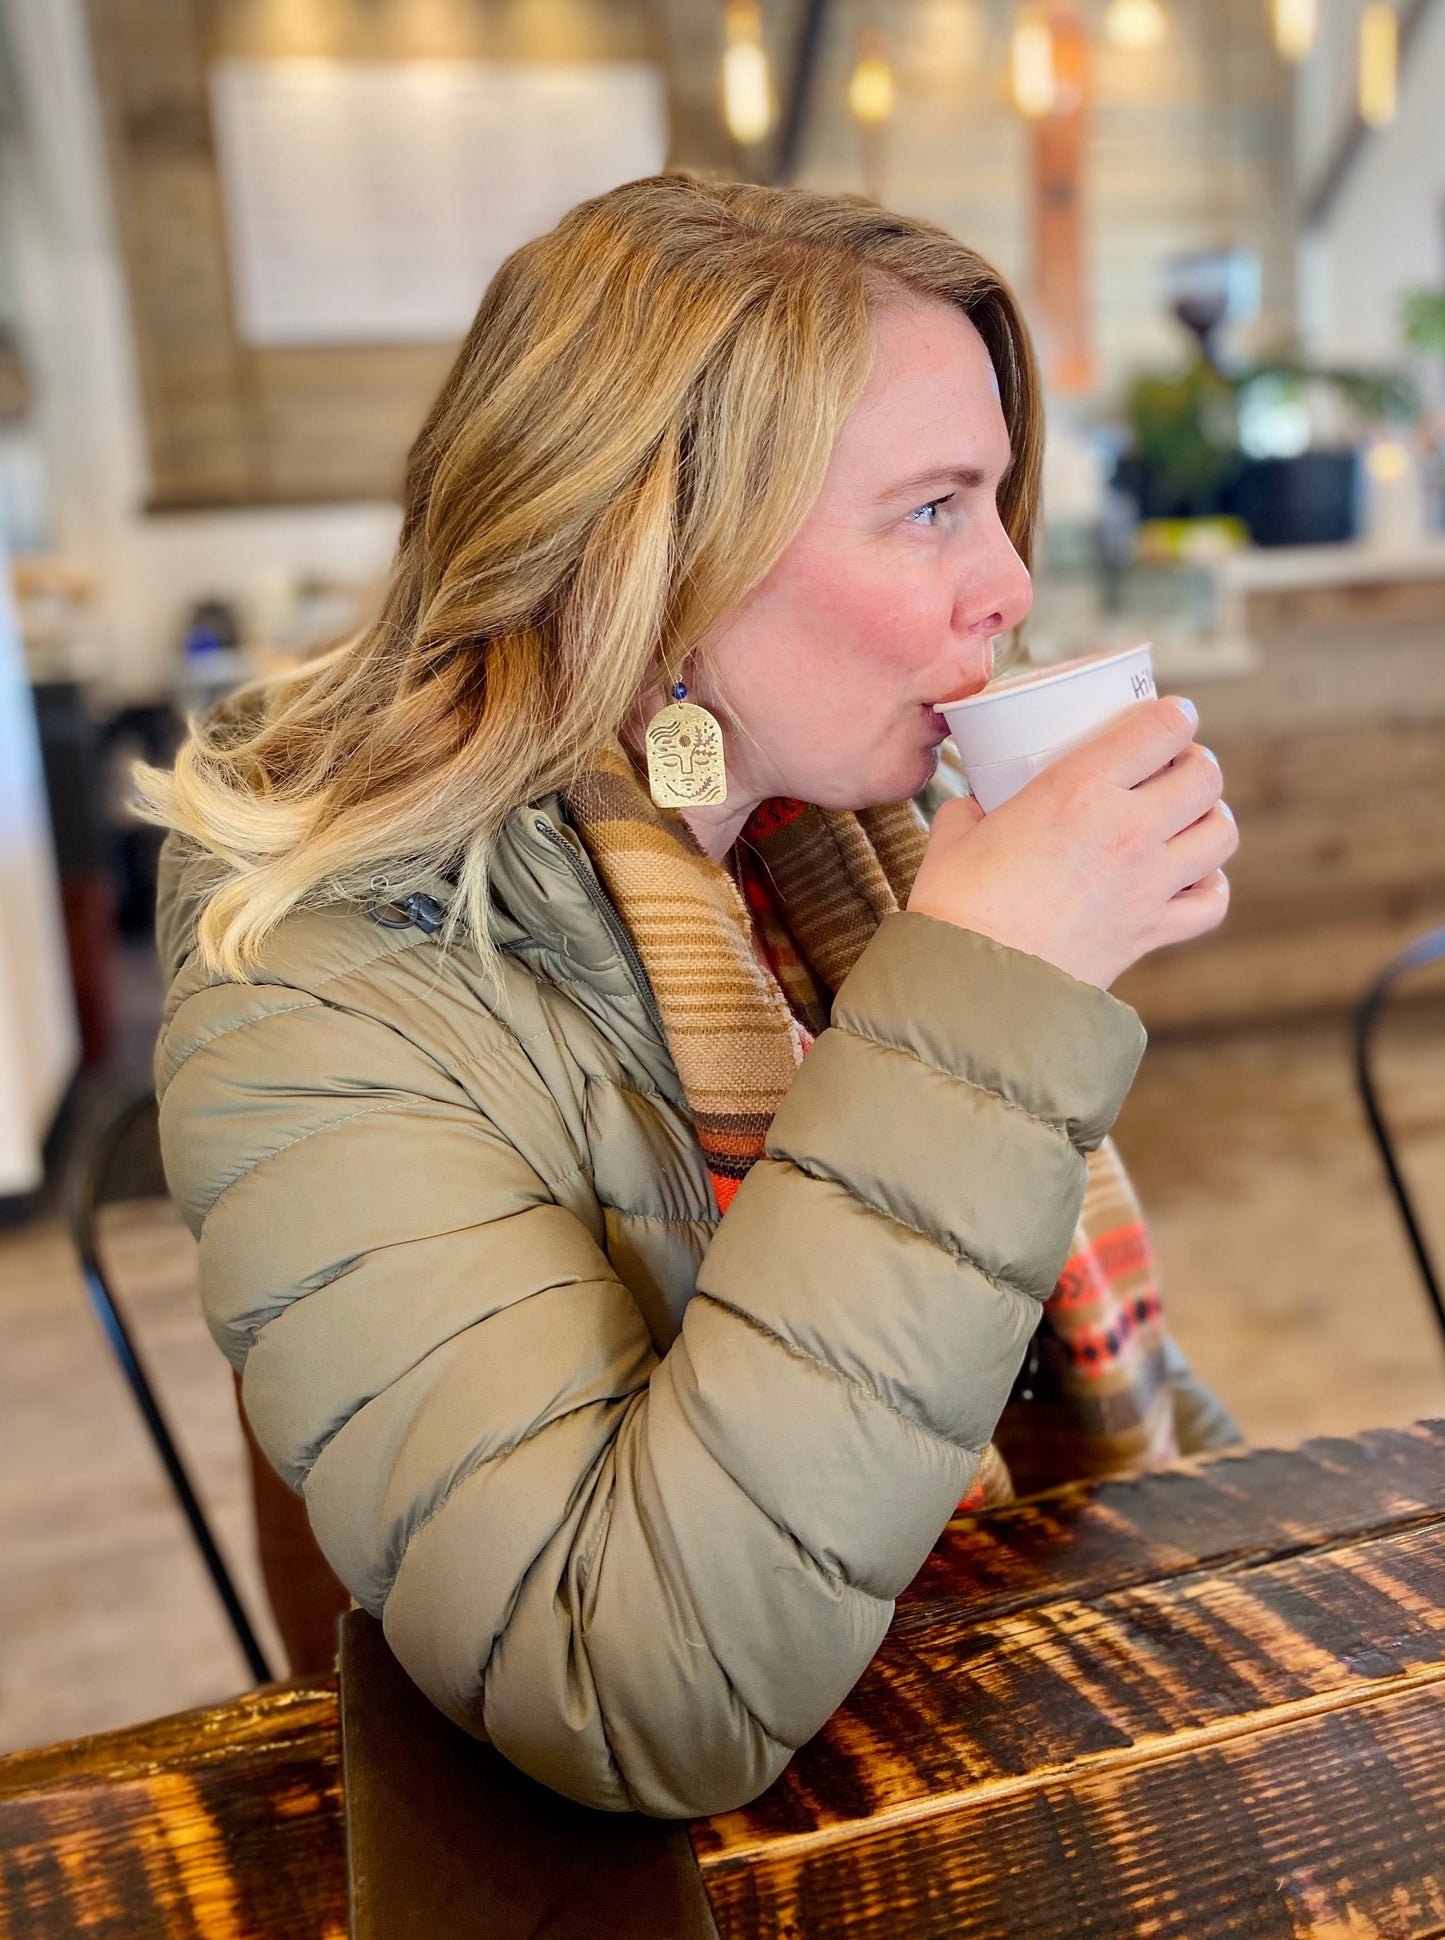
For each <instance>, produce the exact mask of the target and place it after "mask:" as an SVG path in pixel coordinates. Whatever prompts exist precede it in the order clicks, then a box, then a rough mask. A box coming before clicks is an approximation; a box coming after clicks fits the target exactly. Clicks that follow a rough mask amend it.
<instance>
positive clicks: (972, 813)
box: [933, 795, 983, 835]
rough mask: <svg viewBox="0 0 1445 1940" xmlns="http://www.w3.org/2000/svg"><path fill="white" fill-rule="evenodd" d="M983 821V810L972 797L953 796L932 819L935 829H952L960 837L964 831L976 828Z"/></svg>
mask: <svg viewBox="0 0 1445 1940" xmlns="http://www.w3.org/2000/svg"><path fill="white" fill-rule="evenodd" d="M982 820H983V810H982V809H981V808H980V807H979V805H978V803H977V802H976V801H975V800H974V799H973V796H972V795H954V796H952V797H951V798H950V799H949V800H948V801H946V802H945V803H944V804H943V806H942V807H941V808H940V809H939V810H938V812H937V814H936V815H935V816H934V818H933V826H934V828H936V829H944V830H947V829H953V828H955V827H956V829H957V832H958V833H959V834H960V835H961V834H962V833H963V831H964V830H965V829H971V828H974V827H976V826H977V824H978V823H979V822H981V821H982Z"/></svg>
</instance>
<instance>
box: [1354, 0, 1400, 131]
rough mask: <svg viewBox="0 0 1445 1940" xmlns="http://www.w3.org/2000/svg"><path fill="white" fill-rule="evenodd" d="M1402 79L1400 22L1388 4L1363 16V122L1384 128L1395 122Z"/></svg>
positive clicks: (1376, 4) (1380, 0) (1376, 1)
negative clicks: (1400, 77) (1400, 80)
mask: <svg viewBox="0 0 1445 1940" xmlns="http://www.w3.org/2000/svg"><path fill="white" fill-rule="evenodd" d="M1399 75H1400V22H1399V18H1398V16H1397V15H1396V13H1395V9H1394V8H1393V7H1392V6H1390V5H1388V4H1387V0H1371V4H1370V5H1369V6H1368V7H1366V8H1365V11H1364V12H1363V13H1362V14H1361V15H1360V96H1359V100H1360V119H1361V121H1363V122H1365V123H1366V124H1367V125H1368V126H1369V127H1371V128H1385V127H1388V126H1389V124H1390V123H1391V122H1392V121H1393V120H1394V119H1395V111H1396V108H1397V106H1398V100H1397V93H1398V88H1399Z"/></svg>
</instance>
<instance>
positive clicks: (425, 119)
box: [210, 59, 667, 348]
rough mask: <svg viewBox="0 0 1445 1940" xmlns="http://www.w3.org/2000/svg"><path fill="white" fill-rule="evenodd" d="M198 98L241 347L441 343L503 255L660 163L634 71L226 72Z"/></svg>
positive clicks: (647, 71)
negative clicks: (213, 161) (210, 143)
mask: <svg viewBox="0 0 1445 1940" xmlns="http://www.w3.org/2000/svg"><path fill="white" fill-rule="evenodd" d="M210 88H211V108H212V116H213V120H214V126H215V139H216V148H217V156H218V162H219V168H220V178H221V194H222V201H223V206H224V210H225V219H226V235H227V244H228V251H229V258H230V269H231V285H232V291H233V299H234V304H235V311H236V327H237V331H238V333H239V335H240V337H241V339H242V341H243V342H245V343H248V344H252V345H255V346H257V347H258V348H275V347H280V346H284V345H300V344H379V343H421V342H431V341H437V340H449V339H452V338H455V337H459V336H461V335H462V334H463V332H464V331H465V330H466V328H467V326H468V324H469V323H470V322H471V320H472V316H473V314H474V312H475V311H476V307H477V304H478V302H479V301H480V299H481V294H482V291H483V290H484V289H485V287H486V285H487V283H488V281H489V280H490V278H491V276H492V275H493V273H494V272H495V271H496V269H497V267H498V266H499V264H500V263H501V262H502V260H503V258H504V257H505V256H507V255H509V254H510V253H511V251H512V250H513V249H515V248H517V246H518V245H519V244H521V243H523V242H526V241H527V240H528V239H529V238H530V237H532V236H535V235H539V234H540V233H541V232H542V231H543V230H546V229H550V228H551V227H552V225H553V224H554V223H555V222H556V221H557V219H558V217H559V216H561V215H562V214H563V212H564V211H565V210H567V209H569V208H571V206H572V205H573V203H575V202H580V201H582V200H583V199H584V198H585V197H587V196H589V195H597V194H599V193H601V192H602V191H603V190H605V189H609V188H613V187H615V186H616V185H617V184H618V183H619V182H628V181H633V180H635V179H636V178H637V177H638V176H642V175H652V174H655V173H657V171H658V170H659V169H660V168H661V167H662V166H663V163H664V159H665V156H666V152H667V98H666V88H665V85H664V81H663V77H662V75H661V73H660V71H659V70H658V69H657V68H655V67H652V66H649V65H646V64H644V63H642V62H624V61H616V62H601V63H599V62H588V63H585V64H584V63H571V62H556V61H508V62H478V61H454V60H438V61H433V60H415V61H394V62H373V61H338V60H312V59H295V60H242V59H232V60H223V61H218V62H217V63H216V64H215V65H214V66H213V67H212V69H211V74H210Z"/></svg>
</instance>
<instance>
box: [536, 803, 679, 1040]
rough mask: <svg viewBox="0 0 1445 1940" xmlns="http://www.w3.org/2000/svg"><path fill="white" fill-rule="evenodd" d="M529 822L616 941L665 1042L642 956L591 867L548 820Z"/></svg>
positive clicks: (537, 819)
mask: <svg viewBox="0 0 1445 1940" xmlns="http://www.w3.org/2000/svg"><path fill="white" fill-rule="evenodd" d="M533 826H534V827H535V828H536V829H537V830H538V831H539V832H540V833H541V834H542V835H544V836H545V837H546V839H547V840H548V841H549V842H550V843H551V844H552V847H553V848H554V849H556V851H557V852H558V854H559V855H560V856H561V857H562V858H563V860H564V861H565V862H566V864H567V867H568V868H569V869H570V870H571V871H572V874H573V876H574V877H575V878H576V880H577V883H578V885H579V887H580V888H581V890H582V892H583V894H584V895H585V896H586V897H587V900H588V901H589V902H590V903H591V904H592V907H593V908H594V909H595V910H596V911H597V914H598V915H599V916H600V917H601V918H602V921H603V922H604V923H605V924H606V926H607V934H608V935H609V936H610V937H611V938H612V941H613V942H614V943H615V944H616V946H617V952H618V955H619V956H620V957H621V958H622V961H623V962H624V963H625V964H626V966H627V969H628V971H629V973H630V974H631V977H632V981H633V983H634V984H635V985H636V987H637V994H638V995H639V996H640V997H641V999H642V1001H643V1004H644V1006H645V1007H646V1010H647V1014H648V1016H649V1017H650V1018H651V1019H652V1021H653V1023H654V1024H656V1026H657V1034H658V1036H659V1037H660V1038H661V1039H662V1041H663V1043H664V1044H665V1043H666V1042H667V1033H666V1031H665V1030H664V1028H663V1023H662V1012H661V1011H660V1010H659V1009H658V1007H657V999H656V997H654V996H653V994H652V985H651V984H650V983H649V982H648V980H647V971H646V970H645V969H644V967H643V963H642V958H641V957H640V956H639V955H638V954H637V945H636V944H635V943H634V942H633V941H632V938H631V937H630V936H629V935H628V934H627V931H626V930H625V929H624V928H623V927H622V919H621V917H619V915H618V914H617V911H616V910H615V909H614V908H613V907H612V904H611V903H610V902H609V901H608V899H607V897H606V896H605V895H604V894H603V892H602V891H601V889H599V888H598V886H597V883H596V882H595V881H594V880H593V877H592V874H591V871H590V870H588V869H587V868H586V867H585V866H584V865H583V863H581V862H580V861H579V860H578V858H577V856H576V855H574V853H573V851H572V848H571V845H570V844H569V843H568V842H567V841H566V840H565V839H564V838H563V837H562V836H560V835H559V834H558V833H557V831H556V829H554V828H553V827H552V825H551V823H550V822H548V821H546V820H545V819H544V818H543V817H542V816H540V815H539V816H538V817H537V818H536V820H535V822H534V824H533Z"/></svg>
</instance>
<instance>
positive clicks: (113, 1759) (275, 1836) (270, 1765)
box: [0, 1680, 347, 1940]
mask: <svg viewBox="0 0 1445 1940" xmlns="http://www.w3.org/2000/svg"><path fill="white" fill-rule="evenodd" d="M341 1804H342V1801H341V1773H340V1757H339V1745H338V1734H337V1713H336V1690H335V1684H334V1681H332V1680H324V1681H321V1682H318V1683H308V1684H306V1685H303V1686H296V1685H291V1686H273V1687H271V1688H269V1689H267V1690H264V1691H258V1692H253V1693H250V1694H248V1695H247V1696H245V1697H243V1698H238V1699H236V1700H235V1701H234V1702H233V1703H231V1704H225V1705H218V1706H215V1707H214V1708H212V1709H209V1710H205V1711H187V1712H182V1713H181V1714H180V1715H179V1716H177V1717H172V1718H162V1719H159V1720H157V1721H156V1722H155V1723H154V1724H147V1725H141V1726H138V1727H136V1728H135V1729H133V1730H130V1731H117V1732H111V1733H108V1734H107V1735H106V1736H105V1737H101V1738H87V1739H81V1740H79V1741H77V1742H76V1743H74V1744H69V1745H58V1746H55V1747H54V1748H53V1749H49V1750H44V1751H37V1752H18V1753H15V1754H13V1755H12V1756H10V1757H8V1758H0V1936H3V1940H52V1936H60V1935H70V1934H85V1935H87V1936H92V1937H93V1940H142V1936H143V1937H144V1940H171V1936H176V1940H180V1937H181V1936H185V1940H273V1936H274V1940H344V1937H345V1935H346V1931H347V1923H346V1859H345V1852H344V1849H343V1844H342V1814H341Z"/></svg>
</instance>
